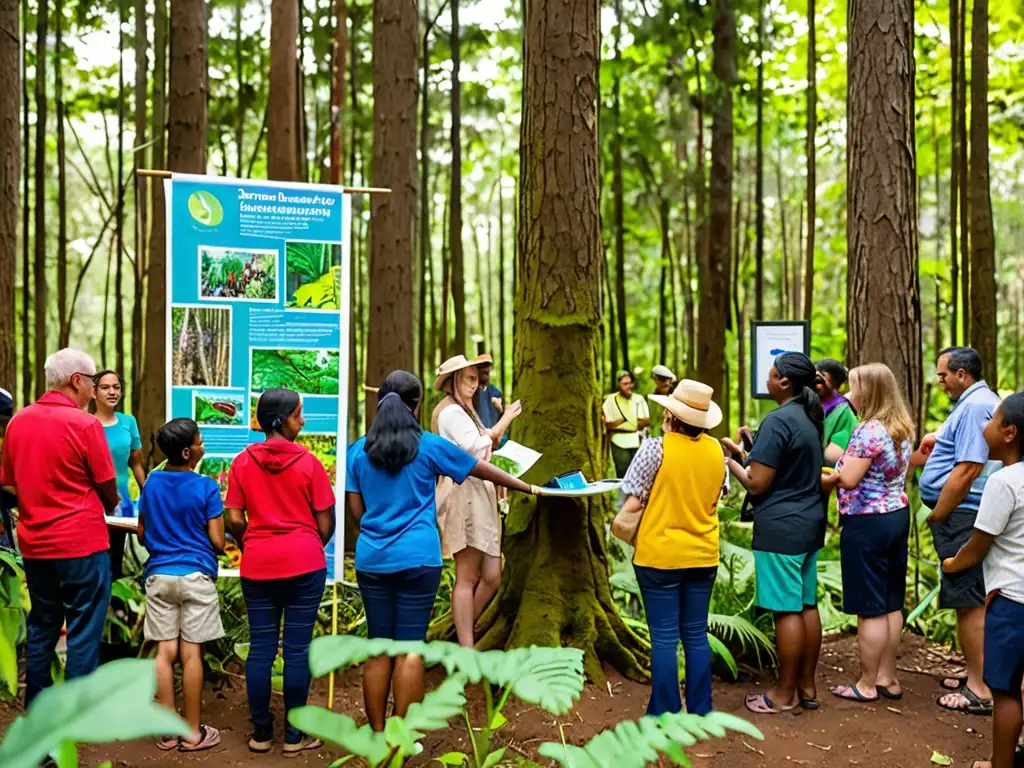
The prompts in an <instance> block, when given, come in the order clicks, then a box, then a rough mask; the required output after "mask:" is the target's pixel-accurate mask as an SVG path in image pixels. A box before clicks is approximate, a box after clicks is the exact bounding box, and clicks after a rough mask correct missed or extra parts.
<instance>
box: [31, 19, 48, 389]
mask: <svg viewBox="0 0 1024 768" xmlns="http://www.w3.org/2000/svg"><path fill="white" fill-rule="evenodd" d="M48 21H49V6H48V4H47V0H39V7H38V9H37V11H36V78H35V79H36V158H35V179H36V185H35V195H36V205H35V216H36V220H35V254H34V258H33V261H32V273H33V282H34V284H35V306H34V315H35V338H34V342H35V343H34V346H35V359H34V363H35V384H36V388H35V396H36V397H37V398H38V397H39V396H40V395H42V394H43V390H44V388H45V385H46V381H45V378H44V374H43V363H44V362H45V361H46V355H47V351H46V304H47V289H46V37H47V33H48V32H47V29H48V24H47V22H48Z"/></svg>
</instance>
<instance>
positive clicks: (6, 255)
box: [0, 2, 27, 393]
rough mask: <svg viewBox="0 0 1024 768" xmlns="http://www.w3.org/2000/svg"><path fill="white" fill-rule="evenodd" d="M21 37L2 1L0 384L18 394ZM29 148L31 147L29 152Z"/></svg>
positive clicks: (14, 12)
mask: <svg viewBox="0 0 1024 768" xmlns="http://www.w3.org/2000/svg"><path fill="white" fill-rule="evenodd" d="M20 40H21V36H20V34H19V31H18V4H17V3H13V2H8V3H3V4H0V387H3V388H4V389H6V390H7V391H8V392H11V393H13V392H16V391H17V387H16V386H15V381H16V380H17V376H18V371H17V365H18V361H17V354H16V352H15V346H14V337H15V333H14V327H15V317H14V297H15V294H14V286H15V283H16V273H17V264H18V211H19V209H20V198H19V194H18V181H19V179H18V171H19V170H20V168H21V146H20V144H19V133H20V132H19V130H18V124H19V122H20V114H19V113H20V110H21V62H20V61H19V58H20V56H21V46H20V44H19V42H20ZM26 151H27V150H26Z"/></svg>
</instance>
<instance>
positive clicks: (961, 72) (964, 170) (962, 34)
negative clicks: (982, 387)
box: [953, 0, 971, 344]
mask: <svg viewBox="0 0 1024 768" xmlns="http://www.w3.org/2000/svg"><path fill="white" fill-rule="evenodd" d="M958 15H959V20H960V27H959V29H958V30H957V37H959V39H960V45H959V46H958V47H957V65H956V68H957V71H956V74H955V75H954V76H953V81H954V82H955V83H956V87H957V91H958V93H957V106H958V109H957V114H956V130H957V132H958V133H959V134H960V140H959V143H958V144H957V147H958V154H959V155H960V161H959V162H960V173H959V174H957V179H958V181H959V182H960V294H961V295H960V303H961V307H962V308H963V311H962V312H961V317H962V318H963V326H964V328H963V332H964V335H963V339H964V343H965V344H966V343H967V342H968V340H969V339H970V338H971V306H970V304H971V254H970V217H969V212H970V207H971V199H970V197H969V194H970V189H969V186H968V182H969V180H970V170H969V168H968V165H967V152H968V135H967V0H960V10H959V14H958Z"/></svg>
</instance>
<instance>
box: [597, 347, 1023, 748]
mask: <svg viewBox="0 0 1024 768" xmlns="http://www.w3.org/2000/svg"><path fill="white" fill-rule="evenodd" d="M936 373H937V378H938V384H939V386H940V387H941V388H942V389H943V390H944V391H945V392H946V393H947V394H948V395H949V396H950V399H951V400H952V401H953V403H954V405H953V408H952V411H951V413H950V416H949V418H948V419H947V420H946V421H945V423H944V424H943V425H942V427H941V428H940V429H939V430H938V432H936V433H935V434H933V435H927V436H925V437H923V438H922V439H921V441H920V444H919V447H918V448H917V450H914V442H915V426H914V420H913V418H912V416H911V414H910V412H909V410H908V408H907V406H906V403H905V400H904V397H903V394H902V393H901V391H900V389H899V386H898V384H897V382H896V378H895V376H894V375H893V373H892V371H891V370H890V369H889V368H888V367H887V366H885V365H883V364H881V363H872V364H867V365H862V366H858V367H856V368H854V369H853V370H851V371H849V372H847V370H846V369H845V367H844V366H842V364H841V363H839V362H837V361H835V360H822V361H820V362H819V363H818V364H817V365H816V366H815V365H814V364H813V363H812V361H811V360H810V359H809V358H808V357H807V356H806V355H804V354H802V353H795V352H787V353H783V354H781V355H779V356H778V357H777V358H776V360H775V362H774V365H773V366H772V368H771V371H770V373H769V376H768V381H767V389H768V392H769V394H770V396H771V398H772V399H773V400H774V401H775V402H776V404H777V406H778V407H777V408H776V409H775V410H773V411H772V412H771V413H769V414H768V415H767V416H766V417H765V419H764V420H763V421H762V422H761V425H760V428H759V429H758V430H757V432H756V433H751V432H750V430H748V429H741V430H740V432H739V434H738V435H737V436H736V439H735V440H732V439H729V438H725V439H723V440H722V441H721V446H722V448H723V449H724V451H725V454H726V467H727V470H728V472H729V473H730V474H731V475H732V476H733V477H734V478H735V479H736V481H737V482H739V483H740V484H741V485H742V486H743V488H744V489H745V490H746V493H747V498H746V501H745V503H744V512H746V510H747V509H750V510H751V512H752V520H753V550H754V563H755V579H756V586H755V603H756V605H757V606H758V607H759V608H760V609H762V610H765V611H769V612H771V613H772V614H773V615H774V620H775V628H776V639H777V643H776V645H777V649H778V657H779V674H778V680H777V682H776V684H775V685H774V686H773V687H772V688H771V689H770V690H768V691H766V692H764V693H758V694H751V695H750V696H748V697H747V698H746V702H745V703H746V707H747V708H748V709H749V710H750V711H751V712H754V713H757V714H778V713H781V712H786V711H789V710H793V709H796V708H798V707H799V708H803V709H806V710H815V709H819V708H820V707H821V701H820V700H819V698H818V691H817V685H816V672H817V664H818V655H819V652H820V649H821V639H822V631H821V620H820V617H819V615H818V608H817V560H818V553H819V551H820V550H821V549H822V548H823V546H824V544H825V534H826V526H827V519H828V507H829V496H830V495H831V494H832V492H833V491H835V492H837V502H838V511H839V522H840V525H841V527H842V534H841V539H840V557H841V563H842V578H843V609H844V611H846V612H847V613H850V614H853V615H855V616H857V626H858V632H857V636H858V647H859V655H860V664H861V669H860V675H859V677H858V678H857V679H856V680H855V681H853V682H850V683H848V684H845V685H838V686H834V687H833V688H832V689H831V693H832V695H834V696H836V697H839V698H842V699H847V700H852V701H856V702H873V701H878V700H880V699H891V700H899V699H902V698H903V690H902V687H901V685H900V681H899V678H898V674H897V668H896V656H897V651H898V648H899V644H900V638H901V635H902V629H903V614H902V610H903V608H904V605H905V594H906V577H907V561H908V539H909V535H910V530H911V515H910V509H909V500H908V495H907V483H908V473H909V472H910V470H911V469H912V468H914V467H918V466H920V467H923V469H922V473H921V478H920V488H921V498H922V501H923V502H924V504H925V505H926V506H928V507H929V508H930V509H931V514H930V516H929V518H928V523H929V524H930V526H931V530H932V534H933V538H934V542H935V548H936V551H937V553H938V555H939V558H940V561H941V563H942V576H941V590H940V598H939V604H940V607H942V608H950V609H954V610H956V612H957V628H958V634H959V639H960V644H961V646H962V648H963V650H964V655H965V658H966V662H967V665H966V666H967V669H966V674H965V675H964V676H963V677H962V678H953V679H949V680H946V681H943V685H944V686H945V687H947V688H949V689H950V690H949V692H948V693H946V694H945V695H943V696H941V697H940V698H939V699H938V704H939V705H940V706H942V707H944V708H946V709H951V710H955V711H961V712H970V713H975V714H993V713H994V715H995V728H994V731H995V737H994V748H993V761H992V763H991V765H993V766H995V768H1008V767H1009V766H1011V765H1012V764H1013V759H1014V749H1015V747H1016V745H1017V740H1018V737H1019V734H1020V732H1021V716H1022V709H1021V708H1022V702H1021V687H1022V678H1024V470H1021V466H1022V465H1021V447H1022V430H1024V393H1018V394H1015V395H1011V396H1010V397H1008V398H1007V399H1006V400H1003V401H1002V402H1000V399H999V397H998V395H996V393H995V392H993V391H992V390H991V389H990V388H989V387H988V385H987V384H986V383H985V381H984V380H983V378H982V364H981V360H980V358H979V356H978V354H977V352H976V351H975V350H974V349H971V348H966V347H953V348H949V349H946V350H943V351H942V352H941V353H940V354H939V357H938V360H937V364H936ZM847 383H848V384H849V390H848V392H847V394H845V395H844V394H842V393H841V389H842V388H843V386H844V385H846V384H847ZM631 384H632V378H631V377H629V378H628V379H620V387H621V386H622V385H626V387H627V389H629V388H631ZM712 395H713V393H712V391H711V389H710V388H709V387H706V386H705V385H703V384H700V383H699V382H694V381H685V380H684V381H682V382H680V383H679V384H678V385H677V386H676V388H675V390H674V391H673V392H672V394H671V396H668V397H665V396H664V395H658V394H655V395H651V396H650V399H651V400H652V402H657V403H660V404H662V405H663V407H664V408H665V417H664V420H663V426H664V433H665V434H664V436H663V437H660V438H651V439H648V440H646V441H644V442H642V443H640V444H639V445H638V448H637V451H636V452H635V455H634V456H633V457H632V461H631V463H630V465H629V468H628V470H627V471H626V472H625V481H624V484H623V491H624V494H625V496H626V500H625V503H624V506H623V508H622V510H621V511H620V515H634V516H640V517H639V524H638V525H636V526H635V527H633V528H629V527H627V528H626V530H627V531H629V532H631V533H630V535H631V536H632V538H631V542H632V543H633V544H635V552H634V555H633V564H634V568H635V571H636V575H637V581H638V583H639V586H640V591H641V594H642V597H643V601H644V606H645V609H646V613H647V621H648V626H649V629H650V633H651V645H652V661H651V667H652V670H651V671H652V677H653V688H652V693H651V699H650V702H649V705H648V712H649V713H650V714H660V713H662V712H666V711H679V710H680V708H681V706H682V705H681V701H680V694H679V686H678V683H677V679H678V662H677V657H676V649H677V647H678V645H679V642H680V640H681V641H682V644H683V650H684V654H685V659H686V673H687V674H686V678H687V681H686V707H687V710H688V711H689V712H692V713H696V714H703V713H706V712H708V711H710V710H711V650H710V646H709V644H708V640H707V616H708V610H709V602H710V598H711V593H712V590H713V586H714V582H715V577H716V573H717V566H718V564H719V557H718V543H719V542H718V537H719V528H718V518H717V503H718V500H719V497H720V494H721V488H722V483H723V480H724V474H725V471H726V470H725V469H723V468H722V467H721V452H719V450H718V445H717V443H716V441H714V440H712V439H711V438H710V437H708V436H707V434H706V430H708V429H712V428H714V427H715V426H717V425H718V424H719V423H720V422H721V412H720V410H719V409H718V407H717V406H716V405H715V404H714V402H713V401H712V400H711V397H712ZM605 410H606V414H605V423H606V424H607V425H608V426H609V428H610V429H615V428H616V426H617V425H615V424H614V423H613V420H612V419H611V418H609V415H608V413H607V410H608V409H607V408H606V409H605ZM625 420H626V421H627V422H628V421H629V418H628V415H627V416H626V417H625ZM641 428H642V427H641ZM614 445H615V444H614V442H613V450H614ZM617 519H618V518H617ZM613 530H615V528H614V527H613ZM978 765H979V766H984V765H985V764H984V763H979V764H978Z"/></svg>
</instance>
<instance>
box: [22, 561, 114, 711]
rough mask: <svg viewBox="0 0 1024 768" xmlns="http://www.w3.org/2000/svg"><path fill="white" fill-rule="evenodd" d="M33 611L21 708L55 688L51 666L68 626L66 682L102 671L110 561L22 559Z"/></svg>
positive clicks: (29, 623)
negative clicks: (99, 668) (96, 670)
mask: <svg viewBox="0 0 1024 768" xmlns="http://www.w3.org/2000/svg"><path fill="white" fill-rule="evenodd" d="M25 580H26V581H27V582H28V595H29V599H30V600H31V601H32V610H31V611H30V612H29V615H28V649H27V652H26V662H25V705H26V706H28V705H29V704H31V703H32V700H33V699H34V698H35V697H36V696H38V695H39V693H40V692H41V691H42V690H43V689H44V688H49V687H50V686H51V685H53V677H52V676H51V674H50V664H51V662H52V661H53V654H54V651H55V650H56V648H57V640H59V639H60V630H61V627H63V626H64V624H65V622H66V623H67V625H68V663H67V669H66V670H65V672H64V676H65V678H66V679H68V680H70V679H71V678H74V677H83V676H85V675H88V674H89V673H90V672H93V671H94V670H95V669H96V667H98V666H99V665H100V640H101V639H102V638H103V625H104V623H105V622H106V619H107V608H108V607H109V606H110V555H109V553H108V552H106V550H104V551H102V552H96V553H94V554H91V555H89V556H88V557H71V558H67V559H59V560H42V559H35V558H25Z"/></svg>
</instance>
